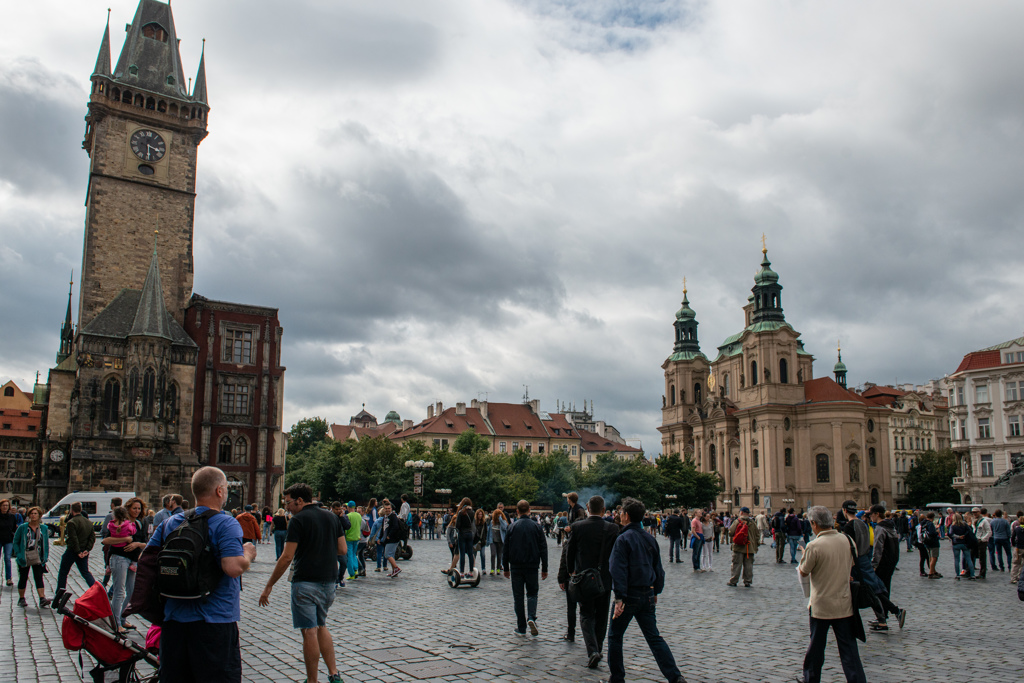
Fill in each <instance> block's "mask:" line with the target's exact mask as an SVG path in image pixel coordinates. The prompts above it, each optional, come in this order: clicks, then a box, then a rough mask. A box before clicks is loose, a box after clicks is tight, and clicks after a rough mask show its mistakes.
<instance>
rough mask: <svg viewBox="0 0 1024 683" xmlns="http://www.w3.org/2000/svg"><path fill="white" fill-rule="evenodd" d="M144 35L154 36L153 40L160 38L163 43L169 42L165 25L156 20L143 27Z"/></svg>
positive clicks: (147, 36)
mask: <svg viewBox="0 0 1024 683" xmlns="http://www.w3.org/2000/svg"><path fill="white" fill-rule="evenodd" d="M142 35H143V36H145V37H146V38H152V39H153V40H159V41H160V42H161V43H166V42H167V31H165V30H164V27H163V26H161V25H160V24H157V23H155V22H153V23H149V24H146V25H145V26H143V27H142Z"/></svg>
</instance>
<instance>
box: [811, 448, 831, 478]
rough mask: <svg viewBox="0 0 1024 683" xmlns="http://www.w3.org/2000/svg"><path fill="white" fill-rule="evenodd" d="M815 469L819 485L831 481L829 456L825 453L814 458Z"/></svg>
mask: <svg viewBox="0 0 1024 683" xmlns="http://www.w3.org/2000/svg"><path fill="white" fill-rule="evenodd" d="M814 469H815V473H816V474H817V479H818V483H819V484H827V483H828V482H829V480H830V476H829V465H828V455H826V454H825V453H818V455H817V456H815V458H814Z"/></svg>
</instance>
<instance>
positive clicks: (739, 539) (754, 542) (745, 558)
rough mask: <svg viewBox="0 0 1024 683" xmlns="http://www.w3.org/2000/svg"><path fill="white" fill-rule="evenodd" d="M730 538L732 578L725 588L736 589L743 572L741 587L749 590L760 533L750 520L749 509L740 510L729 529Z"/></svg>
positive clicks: (759, 542) (752, 578) (752, 580)
mask: <svg viewBox="0 0 1024 683" xmlns="http://www.w3.org/2000/svg"><path fill="white" fill-rule="evenodd" d="M729 537H730V538H732V576H731V577H730V578H729V582H728V583H727V584H726V585H727V586H732V587H734V588H735V587H736V584H738V583H739V580H740V571H741V570H742V572H743V585H744V586H746V587H747V588H750V584H752V583H753V582H754V555H756V554H757V548H758V546H759V545H760V544H761V532H760V531H758V529H757V525H756V524H754V520H753V519H751V518H750V508H740V516H739V517H737V518H736V520H735V521H734V522H733V523H732V526H730V527H729Z"/></svg>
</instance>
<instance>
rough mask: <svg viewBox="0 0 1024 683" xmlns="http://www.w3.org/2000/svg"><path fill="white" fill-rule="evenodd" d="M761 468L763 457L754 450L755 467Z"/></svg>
mask: <svg viewBox="0 0 1024 683" xmlns="http://www.w3.org/2000/svg"><path fill="white" fill-rule="evenodd" d="M760 466H761V456H760V455H759V454H758V452H757V449H756V448H755V449H754V467H760Z"/></svg>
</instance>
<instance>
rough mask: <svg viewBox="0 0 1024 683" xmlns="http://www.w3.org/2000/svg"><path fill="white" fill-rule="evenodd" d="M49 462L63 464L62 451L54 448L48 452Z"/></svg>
mask: <svg viewBox="0 0 1024 683" xmlns="http://www.w3.org/2000/svg"><path fill="white" fill-rule="evenodd" d="M50 460H52V461H54V462H64V451H62V450H61V449H59V448H54V449H53V450H52V451H50Z"/></svg>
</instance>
